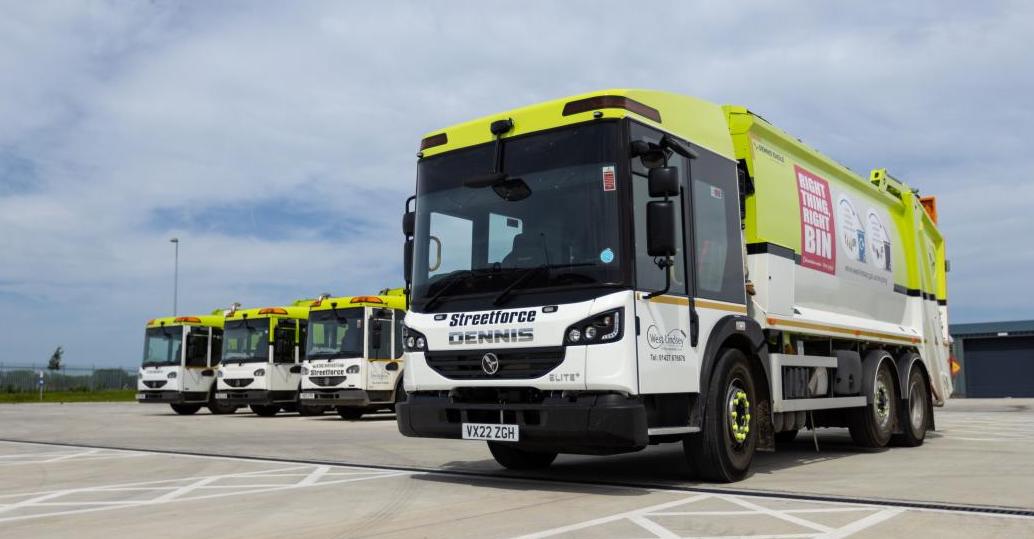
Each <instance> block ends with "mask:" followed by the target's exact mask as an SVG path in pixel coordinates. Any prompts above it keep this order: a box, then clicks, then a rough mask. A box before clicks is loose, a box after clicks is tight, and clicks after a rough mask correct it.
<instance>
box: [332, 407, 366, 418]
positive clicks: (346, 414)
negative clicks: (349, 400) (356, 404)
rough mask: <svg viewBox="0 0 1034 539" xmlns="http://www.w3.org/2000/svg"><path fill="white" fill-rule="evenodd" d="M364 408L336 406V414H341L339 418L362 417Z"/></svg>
mask: <svg viewBox="0 0 1034 539" xmlns="http://www.w3.org/2000/svg"><path fill="white" fill-rule="evenodd" d="M364 412H366V410H364V409H362V408H352V407H350V406H338V407H337V415H339V416H341V419H359V418H360V417H363V413H364Z"/></svg>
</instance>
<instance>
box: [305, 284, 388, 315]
mask: <svg viewBox="0 0 1034 539" xmlns="http://www.w3.org/2000/svg"><path fill="white" fill-rule="evenodd" d="M349 307H382V308H386V309H399V310H405V309H406V296H405V295H404V294H403V291H402V289H401V288H393V289H389V290H381V292H380V293H379V294H376V295H369V296H338V297H325V298H319V299H317V300H315V301H313V302H312V303H311V306H310V310H312V311H328V310H330V309H347V308H349Z"/></svg>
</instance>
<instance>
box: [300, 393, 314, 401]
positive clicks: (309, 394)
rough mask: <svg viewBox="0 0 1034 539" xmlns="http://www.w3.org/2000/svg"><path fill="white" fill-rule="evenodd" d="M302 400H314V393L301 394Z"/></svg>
mask: <svg viewBox="0 0 1034 539" xmlns="http://www.w3.org/2000/svg"><path fill="white" fill-rule="evenodd" d="M302 398H303V399H305V400H316V394H315V393H302Z"/></svg>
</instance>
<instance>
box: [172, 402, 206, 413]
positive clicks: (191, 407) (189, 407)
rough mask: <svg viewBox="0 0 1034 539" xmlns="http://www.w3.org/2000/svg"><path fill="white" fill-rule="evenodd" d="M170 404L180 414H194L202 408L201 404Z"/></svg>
mask: <svg viewBox="0 0 1034 539" xmlns="http://www.w3.org/2000/svg"><path fill="white" fill-rule="evenodd" d="M169 406H170V407H171V408H172V411H174V412H176V413H177V414H179V415H194V414H196V413H197V411H198V410H200V409H201V405H200V404H170V405H169Z"/></svg>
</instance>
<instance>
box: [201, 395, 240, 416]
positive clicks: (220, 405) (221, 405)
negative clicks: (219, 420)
mask: <svg viewBox="0 0 1034 539" xmlns="http://www.w3.org/2000/svg"><path fill="white" fill-rule="evenodd" d="M208 411H209V412H211V413H212V414H214V415H225V414H232V413H234V412H236V411H237V406H236V405H235V404H229V403H225V402H219V401H218V400H216V399H215V396H214V395H213V396H211V397H209V398H208Z"/></svg>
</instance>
